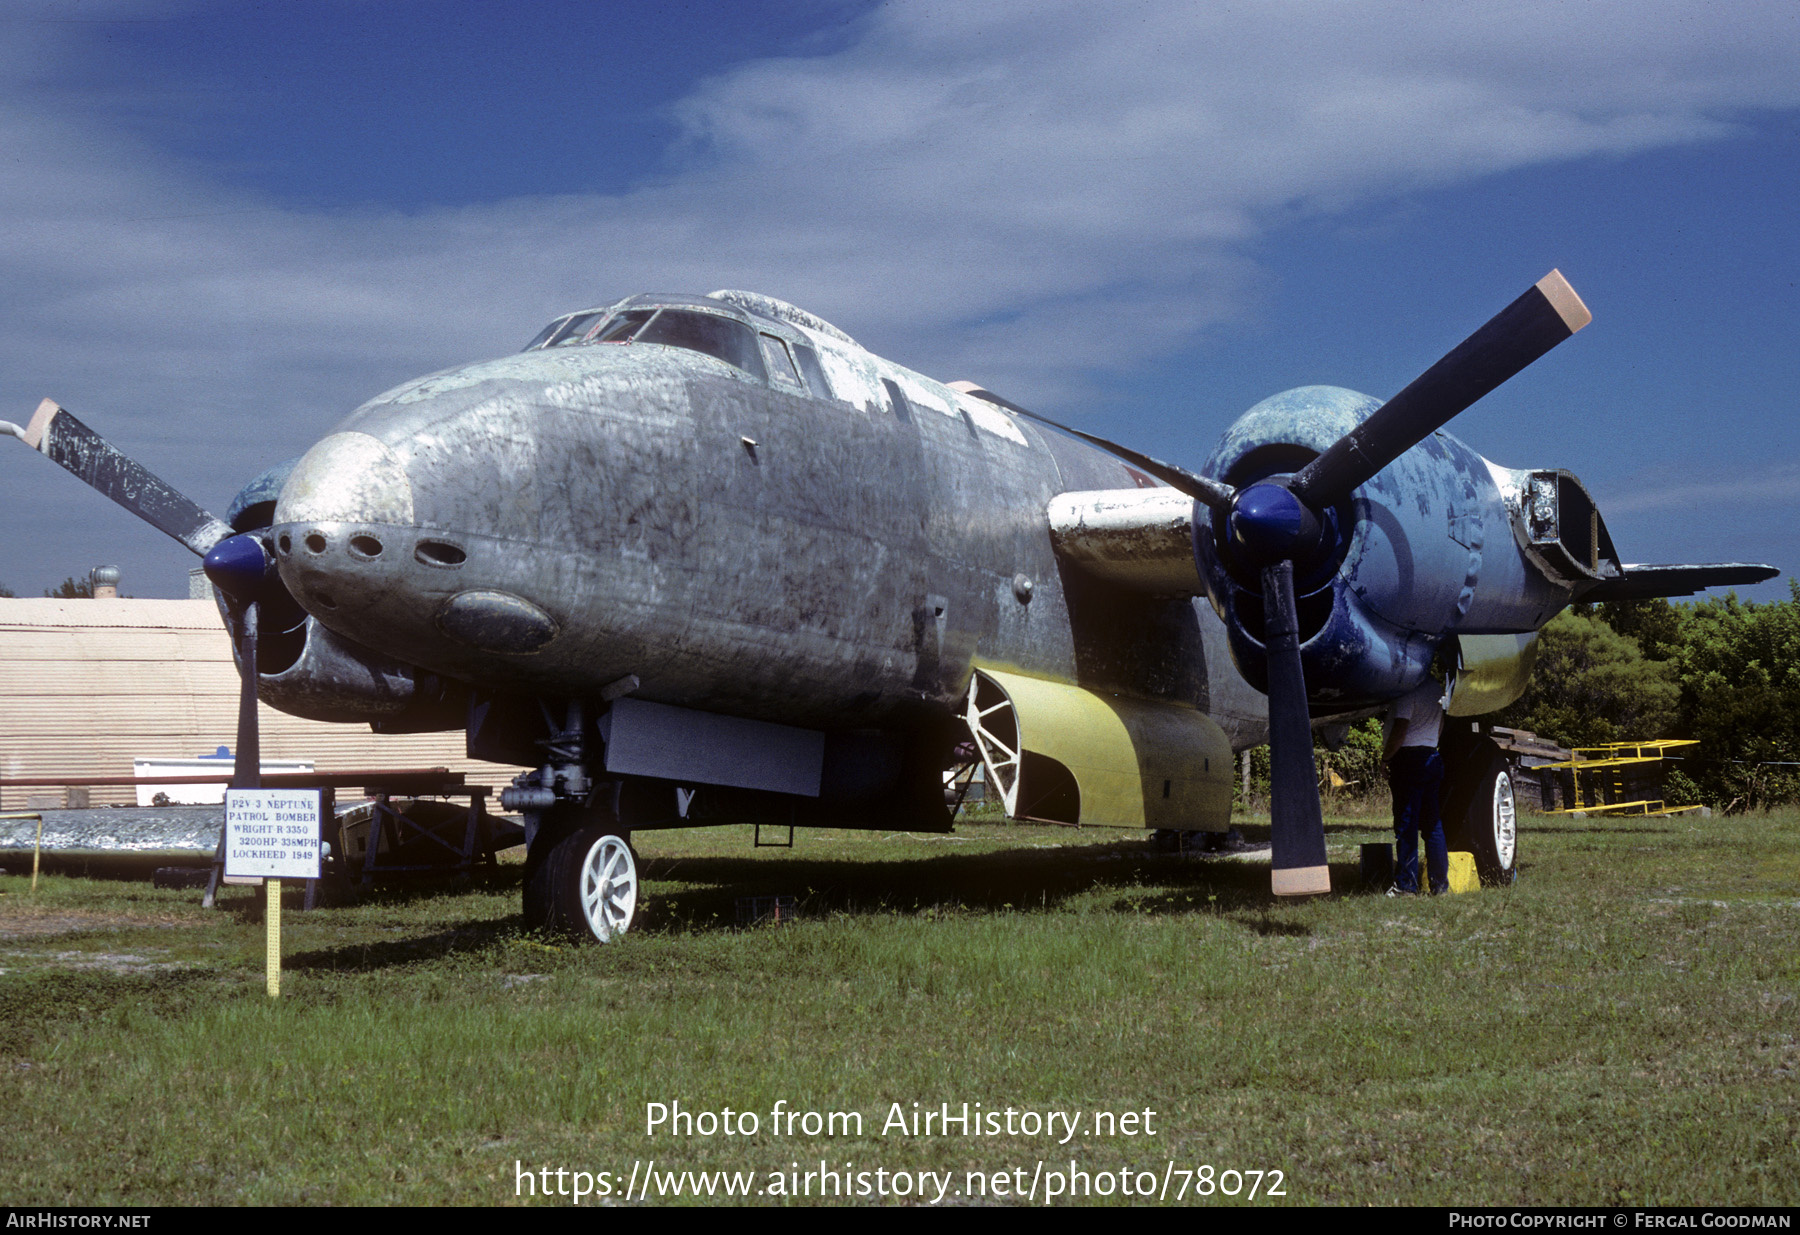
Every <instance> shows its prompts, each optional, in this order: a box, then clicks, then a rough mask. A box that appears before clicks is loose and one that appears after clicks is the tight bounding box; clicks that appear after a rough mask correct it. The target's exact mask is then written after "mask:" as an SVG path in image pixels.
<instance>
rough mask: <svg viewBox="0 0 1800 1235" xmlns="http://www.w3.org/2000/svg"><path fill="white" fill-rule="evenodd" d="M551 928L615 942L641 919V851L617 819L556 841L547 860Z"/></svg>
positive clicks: (595, 940) (586, 940)
mask: <svg viewBox="0 0 1800 1235" xmlns="http://www.w3.org/2000/svg"><path fill="white" fill-rule="evenodd" d="M544 879H545V882H546V886H547V887H548V889H549V894H550V914H549V921H548V923H547V924H546V925H547V927H548V929H550V930H552V931H554V932H556V933H557V934H561V935H568V936H570V937H572V938H575V939H579V940H581V941H582V942H584V943H611V942H612V941H613V940H615V939H617V938H618V937H619V936H621V935H623V934H624V933H625V932H626V931H628V930H630V929H631V925H632V923H633V922H634V921H636V919H637V908H638V899H639V898H638V893H639V883H638V869H637V853H636V851H635V850H633V849H632V847H631V838H630V836H629V834H627V833H626V832H624V831H623V830H622V829H621V828H620V827H619V825H618V824H617V823H615V822H612V821H610V820H609V821H606V822H602V823H591V824H588V825H587V826H585V827H580V828H577V829H575V830H574V831H572V832H570V833H569V834H568V835H567V836H565V837H563V839H562V840H561V841H560V842H558V843H557V846H556V848H555V849H554V850H552V851H551V852H550V854H549V855H548V860H547V861H546V863H545V868H544Z"/></svg>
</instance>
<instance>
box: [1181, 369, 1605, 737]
mask: <svg viewBox="0 0 1800 1235" xmlns="http://www.w3.org/2000/svg"><path fill="white" fill-rule="evenodd" d="M1380 406H1381V402H1380V400H1378V399H1373V398H1370V397H1369V396H1367V395H1362V394H1358V393H1356V392H1355V391H1350V390H1344V389H1341V388H1339V387H1334V386H1308V387H1302V388H1300V389H1298V390H1290V391H1287V392H1285V393H1283V394H1279V395H1276V396H1274V397H1273V398H1270V399H1266V400H1264V401H1263V402H1261V403H1259V404H1257V405H1256V406H1255V407H1253V408H1251V409H1250V411H1248V412H1247V413H1245V414H1244V416H1243V417H1241V418H1240V419H1239V420H1238V421H1237V423H1236V424H1234V425H1233V426H1232V427H1231V429H1230V430H1229V431H1228V432H1227V433H1226V434H1225V436H1224V437H1223V438H1222V439H1221V440H1220V442H1219V444H1218V446H1217V447H1215V448H1214V450H1213V452H1212V454H1211V456H1210V457H1209V458H1208V459H1207V461H1206V464H1205V466H1204V468H1203V469H1202V470H1203V472H1204V473H1205V474H1206V475H1208V476H1212V477H1215V478H1217V479H1219V480H1222V481H1224V482H1225V483H1226V484H1228V485H1231V486H1233V487H1238V488H1241V487H1243V486H1246V485H1249V484H1251V483H1252V482H1254V481H1257V480H1262V479H1265V478H1268V477H1272V476H1284V475H1289V474H1292V473H1294V472H1296V471H1298V470H1299V469H1300V468H1301V467H1303V466H1304V465H1305V464H1306V463H1308V462H1309V461H1310V460H1312V459H1313V458H1314V457H1316V456H1317V455H1319V454H1320V453H1322V452H1323V451H1324V450H1325V449H1326V448H1327V447H1329V446H1330V445H1331V444H1332V443H1334V442H1336V441H1337V440H1338V439H1340V438H1342V437H1344V436H1345V435H1346V434H1347V433H1349V432H1350V430H1352V429H1353V428H1355V427H1356V425H1358V424H1359V423H1361V422H1362V421H1363V420H1364V419H1366V418H1367V417H1368V416H1369V415H1370V414H1371V413H1372V412H1374V411H1375V409H1376V408H1378V407H1380ZM1224 523H1225V521H1224V520H1223V519H1222V518H1217V517H1215V516H1214V515H1213V514H1212V512H1211V511H1209V510H1208V509H1207V508H1206V507H1204V506H1198V507H1196V510H1195V516H1194V553H1195V560H1196V563H1197V565H1198V567H1199V570H1200V573H1201V577H1202V578H1203V579H1205V581H1206V584H1207V592H1208V595H1209V596H1210V598H1211V600H1212V603H1213V606H1214V608H1215V609H1216V610H1217V611H1218V613H1219V616H1220V617H1221V618H1222V619H1223V620H1224V622H1225V625H1226V628H1227V629H1228V631H1229V632H1230V645H1231V652H1232V658H1233V660H1234V661H1235V662H1236V664H1237V666H1238V669H1239V671H1240V672H1241V673H1242V674H1243V675H1244V677H1245V679H1246V680H1247V681H1249V682H1250V683H1251V684H1252V685H1253V686H1255V687H1256V688H1257V689H1259V690H1266V689H1267V686H1268V681H1267V657H1266V653H1265V650H1264V626H1263V597H1262V580H1261V574H1260V570H1259V569H1258V567H1257V566H1256V565H1255V564H1254V563H1253V562H1251V561H1248V560H1246V559H1245V556H1244V555H1243V554H1242V553H1241V552H1240V551H1238V550H1237V548H1236V546H1234V545H1233V544H1232V543H1231V541H1230V538H1229V536H1228V534H1227V532H1226V529H1225V527H1224ZM1323 523H1324V534H1323V535H1322V537H1321V538H1320V543H1319V545H1318V548H1317V549H1316V550H1315V551H1314V552H1313V553H1311V554H1310V555H1308V556H1307V557H1305V558H1302V559H1300V560H1297V561H1296V562H1295V564H1294V588H1295V596H1296V600H1297V607H1298V612H1299V620H1300V641H1301V658H1302V662H1303V665H1304V667H1305V676H1306V683H1307V689H1308V699H1309V702H1310V704H1311V705H1312V706H1313V707H1314V709H1315V710H1316V711H1326V712H1339V711H1348V710H1352V709H1355V708H1361V707H1370V706H1376V705H1380V704H1383V703H1386V702H1389V701H1391V700H1393V699H1396V698H1398V697H1399V696H1401V695H1403V694H1405V693H1406V692H1407V691H1409V690H1411V689H1412V688H1413V687H1415V686H1417V685H1418V683H1419V682H1420V681H1421V680H1422V679H1423V678H1424V676H1425V674H1426V672H1427V670H1428V668H1429V666H1430V664H1431V661H1432V658H1433V657H1434V656H1435V655H1436V653H1437V651H1438V648H1439V647H1440V645H1441V644H1442V643H1443V642H1444V640H1445V639H1446V638H1447V637H1449V636H1452V635H1472V636H1473V635H1517V634H1525V633H1529V632H1532V631H1535V630H1537V629H1538V628H1539V627H1541V626H1542V625H1543V624H1544V623H1545V622H1546V621H1548V620H1549V619H1550V618H1551V617H1553V616H1554V615H1555V614H1556V612H1557V611H1558V610H1559V609H1561V608H1562V607H1563V606H1564V605H1566V604H1568V603H1569V601H1570V599H1571V598H1572V597H1574V596H1575V595H1576V594H1577V593H1578V592H1579V591H1581V590H1585V587H1590V586H1594V585H1597V584H1598V583H1599V582H1600V581H1602V580H1604V579H1607V578H1613V577H1617V576H1618V575H1619V573H1620V571H1619V565H1618V562H1617V560H1616V557H1615V554H1614V552H1613V547H1612V542H1611V538H1610V537H1609V536H1608V535H1607V534H1606V530H1605V526H1604V524H1602V523H1601V522H1600V518H1599V515H1598V513H1597V512H1596V511H1595V510H1594V507H1593V502H1592V500H1591V499H1590V498H1588V496H1587V493H1586V490H1585V489H1583V488H1582V487H1581V485H1580V482H1579V481H1577V480H1576V479H1575V478H1574V477H1573V476H1570V475H1569V474H1568V473H1566V472H1529V471H1512V470H1509V469H1505V468H1498V467H1495V466H1494V465H1493V464H1490V463H1489V462H1488V461H1487V460H1486V459H1484V458H1482V457H1481V456H1480V455H1478V454H1476V453H1475V452H1474V451H1473V450H1471V449H1469V448H1468V447H1467V446H1465V445H1464V444H1463V443H1462V442H1460V441H1458V440H1457V439H1456V438H1454V437H1452V436H1450V435H1449V434H1448V433H1444V432H1441V431H1440V432H1437V433H1433V434H1432V435H1430V436H1429V437H1427V438H1425V439H1424V440H1423V441H1422V442H1420V443H1418V444H1417V445H1415V446H1413V447H1412V448H1411V449H1409V450H1407V451H1406V452H1405V453H1403V454H1401V455H1400V456H1399V457H1398V458H1397V459H1395V460H1394V461H1393V462H1392V463H1390V464H1389V465H1388V466H1387V467H1385V468H1384V469H1382V470H1381V471H1380V472H1379V473H1377V474H1376V475H1375V477H1374V478H1373V479H1371V480H1369V481H1368V482H1366V483H1365V484H1363V485H1362V486H1361V487H1360V488H1358V489H1356V490H1355V491H1354V492H1353V493H1352V494H1351V496H1350V497H1349V498H1348V499H1346V500H1345V501H1343V502H1341V503H1339V504H1338V505H1337V506H1336V507H1334V508H1332V509H1330V510H1328V511H1325V512H1324V519H1323ZM1492 697H1497V695H1496V696H1492Z"/></svg>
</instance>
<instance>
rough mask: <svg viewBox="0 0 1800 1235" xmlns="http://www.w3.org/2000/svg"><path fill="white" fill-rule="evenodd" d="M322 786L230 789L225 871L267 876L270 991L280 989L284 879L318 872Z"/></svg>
mask: <svg viewBox="0 0 1800 1235" xmlns="http://www.w3.org/2000/svg"><path fill="white" fill-rule="evenodd" d="M323 814H324V791H323V790H319V789H227V790H226V791H225V875H226V878H228V879H230V880H232V881H233V882H238V881H255V880H258V879H260V880H263V881H264V885H263V887H264V891H265V893H266V894H267V897H268V910H267V912H266V913H265V914H264V920H265V921H266V922H267V924H268V938H267V946H268V956H267V958H266V959H267V968H268V988H269V997H270V998H275V997H278V996H279V995H280V994H281V881H282V880H283V879H317V878H318V877H319V834H320V828H321V823H322V818H323Z"/></svg>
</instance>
